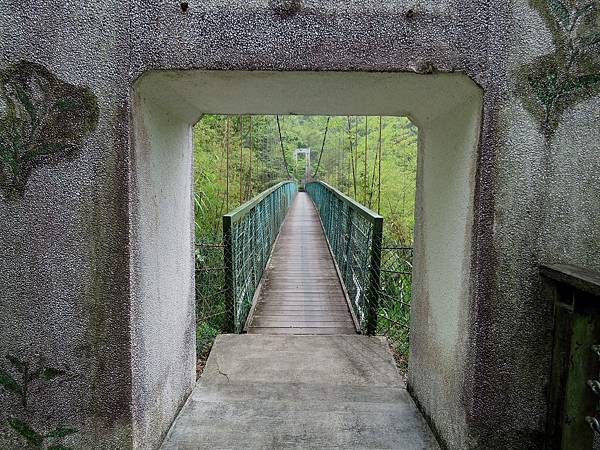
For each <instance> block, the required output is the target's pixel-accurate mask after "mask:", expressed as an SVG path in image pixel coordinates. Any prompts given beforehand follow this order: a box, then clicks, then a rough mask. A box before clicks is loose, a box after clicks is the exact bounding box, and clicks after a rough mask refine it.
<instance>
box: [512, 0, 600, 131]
mask: <svg viewBox="0 0 600 450" xmlns="http://www.w3.org/2000/svg"><path fill="white" fill-rule="evenodd" d="M530 3H531V4H532V6H534V7H535V8H536V9H538V10H539V11H540V13H541V15H542V16H543V18H544V20H545V21H546V24H547V26H548V27H549V29H550V30H551V32H552V36H553V42H554V47H555V49H554V52H553V53H551V54H547V55H544V56H541V57H538V58H536V59H535V60H534V61H533V62H532V63H530V64H526V65H525V66H524V67H523V68H522V71H521V73H522V74H523V76H522V79H521V83H520V85H521V94H522V97H523V99H524V104H525V107H526V108H527V110H528V111H529V112H530V113H531V114H532V115H533V116H534V117H535V118H536V119H537V120H538V122H539V124H540V128H541V131H542V133H543V134H544V136H545V138H546V139H547V140H550V139H551V138H552V136H553V134H554V132H555V130H556V127H557V126H558V123H559V122H560V118H561V116H562V114H563V113H564V112H565V111H566V110H567V109H568V108H571V107H573V106H575V105H576V104H578V103H579V102H581V101H582V100H584V99H585V98H588V97H590V96H592V95H594V94H597V93H599V92H600V15H599V13H600V1H599V0H594V1H592V2H589V0H588V1H587V2H584V3H580V2H575V1H571V2H566V1H563V0H530Z"/></svg>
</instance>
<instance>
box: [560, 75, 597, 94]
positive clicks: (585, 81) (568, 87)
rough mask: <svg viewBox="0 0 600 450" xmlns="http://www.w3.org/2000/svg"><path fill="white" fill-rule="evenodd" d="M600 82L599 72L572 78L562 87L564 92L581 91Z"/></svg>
mask: <svg viewBox="0 0 600 450" xmlns="http://www.w3.org/2000/svg"><path fill="white" fill-rule="evenodd" d="M598 83H600V73H592V74H589V75H582V76H579V77H575V78H572V79H571V80H569V81H567V82H566V83H565V85H564V87H563V93H564V94H570V93H572V92H577V91H581V90H583V89H587V88H589V87H592V86H593V85H595V84H598Z"/></svg>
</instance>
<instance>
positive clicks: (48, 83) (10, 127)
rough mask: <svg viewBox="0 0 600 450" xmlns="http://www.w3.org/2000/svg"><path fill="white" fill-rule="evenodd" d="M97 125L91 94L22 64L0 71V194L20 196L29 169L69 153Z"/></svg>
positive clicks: (96, 111)
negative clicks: (1, 192)
mask: <svg viewBox="0 0 600 450" xmlns="http://www.w3.org/2000/svg"><path fill="white" fill-rule="evenodd" d="M97 123H98V105H97V101H96V97H95V96H94V94H93V93H92V91H91V90H90V89H88V88H85V87H79V86H74V85H72V84H69V83H66V82H64V81H61V80H59V79H58V78H56V77H55V76H54V75H53V74H51V73H50V72H49V71H48V70H47V69H46V68H45V67H43V66H41V65H39V64H34V63H31V62H27V61H21V62H19V63H17V64H14V65H12V66H9V67H8V68H6V69H4V70H2V71H0V190H2V191H3V192H4V195H5V196H6V197H7V198H9V199H14V198H18V197H19V196H21V195H22V194H23V191H24V189H25V186H26V184H27V178H28V177H29V174H30V173H31V170H32V169H33V168H34V166H36V165H37V164H40V163H41V162H43V161H45V160H48V159H50V158H57V157H60V156H66V155H68V154H71V153H72V152H73V151H75V150H76V149H77V148H79V146H80V145H81V143H82V142H83V139H84V138H85V137H86V136H87V135H89V134H90V133H91V132H92V131H93V130H94V129H95V128H96V125H97Z"/></svg>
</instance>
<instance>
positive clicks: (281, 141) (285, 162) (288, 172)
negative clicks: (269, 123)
mask: <svg viewBox="0 0 600 450" xmlns="http://www.w3.org/2000/svg"><path fill="white" fill-rule="evenodd" d="M275 117H277V130H278V131H279V143H280V144H281V154H282V156H283V163H284V164H285V170H286V171H287V174H288V176H289V177H290V178H295V177H293V176H292V174H291V172H290V167H289V166H288V162H287V158H286V157H285V150H284V148H283V137H282V136H281V124H280V123H279V114H277V115H276V116H275Z"/></svg>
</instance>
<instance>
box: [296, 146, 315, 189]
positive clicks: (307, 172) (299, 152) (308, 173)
mask: <svg viewBox="0 0 600 450" xmlns="http://www.w3.org/2000/svg"><path fill="white" fill-rule="evenodd" d="M299 155H304V161H305V163H306V165H305V169H304V178H303V179H302V184H304V183H308V182H309V181H311V180H312V175H311V168H310V148H297V149H296V150H294V161H295V163H296V165H298V156H299Z"/></svg>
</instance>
